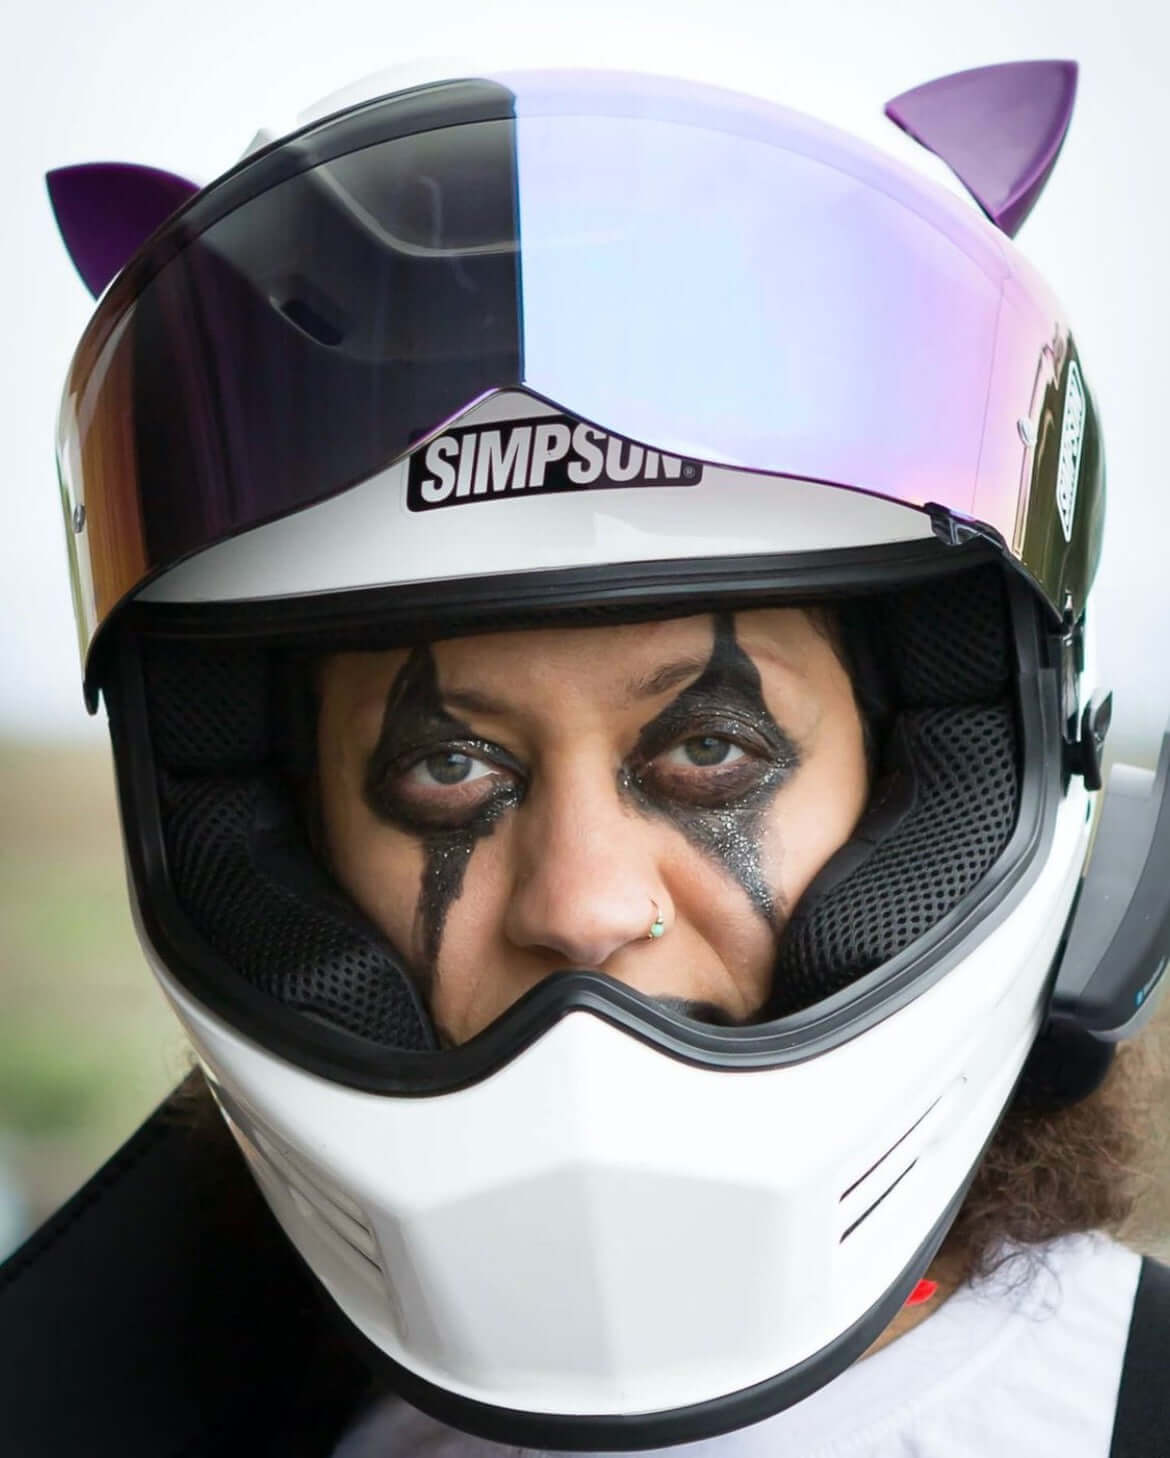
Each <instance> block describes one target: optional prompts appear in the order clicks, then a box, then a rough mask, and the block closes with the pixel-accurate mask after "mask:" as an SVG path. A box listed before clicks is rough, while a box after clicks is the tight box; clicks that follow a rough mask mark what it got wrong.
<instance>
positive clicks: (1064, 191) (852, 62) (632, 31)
mask: <svg viewBox="0 0 1170 1458" xmlns="http://www.w3.org/2000/svg"><path fill="white" fill-rule="evenodd" d="M1166 16H1167V7H1166V6H1165V5H1164V4H1163V3H1152V0H1117V3H1114V4H1112V5H1109V6H1105V5H1102V4H1101V3H1100V0H1093V3H1089V0H1025V3H1021V0H981V3H980V4H979V5H978V6H975V5H971V4H970V3H969V0H882V3H880V4H878V3H874V0H816V3H815V4H814V3H811V0H803V3H800V4H794V3H788V0H718V3H708V0H670V3H659V0H620V3H613V0H588V3H587V4H585V3H577V0H442V3H441V4H434V5H419V4H418V3H411V4H405V3H400V0H377V3H374V0H330V3H329V4H321V3H320V0H313V3H304V0H291V3H290V0H280V3H277V0H201V3H200V4H199V5H197V6H192V7H188V8H186V9H184V10H180V11H176V10H175V9H174V8H173V7H170V8H160V7H158V6H157V5H148V4H146V3H144V0H107V3H105V4H104V5H101V6H98V5H95V4H93V3H92V0H86V3H81V0H39V3H38V4H36V5H35V6H28V7H24V6H21V7H16V6H10V7H8V18H7V19H6V20H5V21H4V22H3V29H2V31H0V39H2V41H3V44H2V45H0V53H2V54H3V55H4V57H5V63H6V66H5V69H6V75H5V76H4V85H3V88H2V90H0V109H2V110H3V111H4V113H5V114H4V115H3V117H2V118H0V119H2V121H3V135H4V136H5V137H6V139H7V143H8V145H7V148H6V152H7V156H6V167H5V171H6V176H7V182H6V187H5V191H6V204H5V208H4V212H3V223H4V226H3V228H2V229H0V277H2V278H3V280H4V282H5V286H6V289H7V304H8V307H7V311H6V315H7V320H8V327H7V334H8V344H7V350H6V352H5V357H4V374H3V384H4V388H3V390H2V391H0V426H2V437H3V440H4V441H5V443H6V445H7V450H8V461H7V469H6V471H5V473H4V477H3V483H2V485H0V490H2V491H3V501H4V506H5V511H4V518H3V528H2V530H0V581H2V582H3V593H4V607H5V611H4V613H3V614H2V616H0V733H9V734H11V733H19V734H21V735H34V734H39V735H52V736H55V737H57V736H78V735H86V734H95V733H99V732H101V731H100V728H99V727H98V726H96V725H94V724H93V723H90V722H87V720H86V716H85V713H84V711H83V709H82V707H81V697H80V689H79V678H78V664H77V650H76V646H75V637H74V630H73V622H72V614H71V609H70V602H69V588H68V581H67V576H66V570H65V554H64V545H63V534H62V528H61V523H60V520H59V515H58V504H57V494H56V480H55V474H54V467H53V454H52V441H53V428H54V420H55V416H56V409H57V401H58V397H59V393H60V388H61V383H62V380H63V378H64V373H65V368H66V365H67V363H68V360H69V357H70V355H71V353H72V350H73V346H74V345H75V343H76V341H77V338H78V336H79V335H80V332H81V330H82V328H83V326H84V324H85V322H86V319H87V318H88V316H89V312H90V305H91V301H90V300H89V298H88V295H87V294H86V292H85V290H84V288H83V286H82V285H81V283H80V281H79V280H78V278H77V276H76V275H75V273H74V272H73V269H72V266H71V265H70V263H69V261H68V259H67V257H66V255H65V253H64V250H63V248H62V247H61V245H60V243H59V241H58V239H57V235H56V231H55V228H54V225H53V222H52V219H51V216H50V212H49V208H48V204H47V201H46V197H45V193H44V188H43V184H42V181H41V178H42V175H43V173H44V172H45V171H46V169H47V168H50V167H53V166H59V165H61V164H63V163H70V162H82V161H96V160H103V161H108V160H126V161H134V162H143V163H149V164H152V165H154V166H159V167H164V168H167V169H170V170H172V171H175V172H178V173H180V174H182V175H184V176H187V177H190V178H191V179H192V180H193V181H197V182H205V181H207V180H209V179H210V178H212V177H214V176H215V175H216V174H218V173H219V172H222V171H223V170H224V169H225V168H226V167H227V166H229V165H230V164H231V163H232V162H233V161H234V160H235V159H236V158H237V157H238V156H239V154H240V153H241V152H242V151H243V149H244V148H245V146H246V145H247V143H248V142H249V140H250V138H251V137H252V136H253V134H254V133H255V132H256V131H257V130H258V129H259V128H260V127H267V128H270V129H273V130H283V129H286V128H287V127H288V126H290V125H291V124H292V122H293V121H294V119H295V117H296V114H297V113H298V112H299V111H301V110H303V109H305V108H307V107H309V106H311V105H312V103H314V102H315V101H317V100H318V99H319V98H320V97H322V96H323V95H325V94H327V93H329V92H332V91H335V90H337V89H338V88H340V87H343V86H345V85H346V84H347V83H349V82H352V81H354V80H355V79H356V78H359V77H361V76H363V75H365V74H366V73H368V72H370V71H373V70H377V69H380V68H382V67H386V66H393V65H397V64H401V63H404V62H410V61H412V60H414V59H416V58H424V57H428V56H435V55H447V56H456V57H459V58H461V59H463V60H464V61H465V62H466V61H467V60H468V59H474V60H478V62H479V64H480V65H485V66H486V65H492V64H494V65H496V66H499V65H503V64H507V65H512V66H515V65H517V64H519V65H525V64H549V63H563V64H573V65H598V66H606V65H609V66H619V67H622V68H632V69H643V70H664V71H673V72H676V73H681V74H687V75H691V76H698V77H702V78H706V79H709V80H711V81H714V82H717V83H719V84H723V85H730V86H740V87H743V88H744V89H748V90H754V91H757V92H759V93H761V94H764V95H768V96H771V97H773V98H775V99H776V100H779V101H783V102H785V103H786V104H788V105H792V106H795V107H797V108H799V109H801V110H804V111H808V112H812V113H814V114H816V115H819V116H821V117H824V118H825V119H827V120H829V121H833V122H836V123H837V124H839V125H842V126H845V127H847V128H848V129H850V130H852V131H854V132H859V133H862V134H863V135H866V136H868V137H869V138H870V139H871V140H875V141H878V142H883V141H884V143H885V144H886V145H887V146H888V147H889V148H890V149H891V150H893V151H897V152H898V154H899V155H900V156H903V157H908V156H911V155H913V152H914V151H915V150H916V149H913V147H912V144H910V143H909V142H908V141H907V139H905V138H903V137H901V135H900V134H898V133H897V132H896V131H895V129H894V128H893V127H892V125H891V124H890V123H888V122H885V121H884V120H883V119H882V116H881V108H882V104H883V102H884V101H886V100H887V99H888V98H889V97H890V96H893V95H896V94H897V93H898V92H900V91H902V90H905V89H907V88H908V87H910V86H913V85H916V84H918V83H919V82H922V81H925V80H928V79H930V78H932V77H934V76H938V75H943V74H945V73H947V72H950V71H956V70H962V69H965V68H967V67H970V66H977V65H986V64H990V63H992V62H995V61H1006V60H1022V59H1035V58H1044V57H1068V58H1071V59H1074V60H1077V61H1079V62H1080V63H1081V67H1082V72H1081V89H1080V94H1079V97H1078V102H1077V110H1076V114H1075V116H1074V118H1073V124H1072V130H1071V132H1070V134H1069V138H1068V141H1067V143H1066V146H1065V149H1064V152H1063V154H1062V156H1061V159H1060V162H1059V163H1058V165H1057V168H1056V171H1055V173H1054V175H1053V178H1052V180H1051V182H1050V183H1049V185H1048V188H1047V191H1046V192H1045V195H1044V197H1043V199H1042V201H1041V203H1040V205H1039V206H1038V207H1037V209H1036V212H1035V213H1034V214H1033V216H1032V217H1031V218H1030V219H1029V221H1028V222H1027V223H1026V224H1025V226H1024V228H1023V230H1022V231H1021V233H1020V235H1019V239H1018V241H1019V243H1020V245H1021V246H1022V247H1023V249H1024V251H1025V252H1026V253H1027V254H1028V255H1029V256H1030V257H1031V258H1032V260H1033V261H1034V262H1035V263H1036V264H1037V265H1038V266H1039V267H1040V268H1041V269H1042V271H1043V272H1044V273H1045V274H1046V275H1047V277H1048V278H1049V280H1050V281H1051V283H1052V284H1053V285H1054V287H1055V289H1056V291H1057V293H1058V294H1059V295H1060V297H1061V298H1062V300H1063V301H1064V304H1065V306H1066V308H1067V310H1068V312H1069V316H1070V318H1071V320H1072V323H1073V327H1074V329H1075V332H1076V336H1077V340H1078V345H1079V348H1080V352H1081V357H1082V359H1083V360H1084V362H1085V367H1086V373H1087V374H1088V376H1089V378H1090V380H1091V383H1092V385H1093V387H1094V389H1095V391H1096V394H1097V397H1098V400H1099V403H1100V406H1101V411H1102V416H1103V420H1104V427H1105V438H1106V448H1107V455H1108V462H1109V485H1110V493H1111V504H1110V510H1109V516H1108V529H1107V542H1106V557H1105V563H1104V566H1103V569H1102V573H1101V577H1100V579H1099V583H1100V586H1099V590H1098V599H1099V604H1098V607H1097V610H1096V624H1097V632H1098V639H1099V652H1100V657H1101V661H1102V666H1103V673H1104V677H1105V679H1106V680H1107V681H1108V682H1109V683H1111V685H1112V687H1113V688H1114V689H1115V690H1116V703H1117V714H1116V718H1115V724H1116V726H1117V729H1116V732H1115V736H1114V748H1115V749H1120V750H1121V751H1122V752H1123V753H1126V754H1127V755H1133V756H1135V757H1136V756H1140V757H1146V758H1148V757H1149V756H1150V755H1151V754H1152V752H1153V747H1154V745H1155V742H1156V739H1157V737H1158V735H1159V734H1160V730H1161V725H1162V723H1163V722H1164V721H1165V719H1166V717H1167V714H1168V712H1170V572H1168V571H1167V568H1166V558H1167V526H1166V521H1165V512H1164V501H1165V496H1166V482H1165V470H1164V464H1163V461H1164V447H1165V441H1166V435H1167V430H1168V428H1170V422H1168V420H1167V415H1168V413H1170V365H1168V363H1167V340H1168V338H1170V328H1168V325H1170V305H1168V303H1167V296H1168V281H1167V251H1168V250H1167V222H1168V220H1170V210H1168V208H1167V203H1166V188H1167V183H1168V181H1170V164H1168V162H1167V151H1166V148H1167V138H1168V137H1170V125H1168V123H1170V102H1168V101H1167V64H1168V61H1167V58H1168V54H1170V44H1168V42H1170V22H1168V21H1167V19H1166ZM934 165H935V167H937V164H934ZM927 166H928V168H929V166H930V163H927ZM936 175H937V173H936Z"/></svg>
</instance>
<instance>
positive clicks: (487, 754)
mask: <svg viewBox="0 0 1170 1458" xmlns="http://www.w3.org/2000/svg"><path fill="white" fill-rule="evenodd" d="M521 788H522V782H521V777H520V775H519V773H518V771H517V769H516V768H515V767H514V766H513V765H511V764H506V763H504V762H503V760H502V759H501V758H497V757H495V755H493V753H492V750H491V747H490V746H480V745H476V746H470V745H465V744H440V745H434V746H428V747H427V749H426V751H425V752H423V753H419V752H418V751H415V752H414V753H413V754H412V755H410V756H406V757H404V758H402V759H400V760H398V761H397V762H396V763H395V764H392V765H390V766H388V767H387V769H386V771H385V772H384V773H383V774H382V775H381V776H379V778H378V780H377V783H376V784H375V785H372V786H371V787H370V795H369V799H370V804H371V808H372V809H373V810H374V812H375V813H376V814H378V815H380V816H381V817H382V818H383V819H386V820H390V821H393V822H396V823H398V824H400V825H403V826H404V827H405V828H407V829H418V830H428V829H430V830H455V829H459V828H461V827H463V826H466V825H470V824H471V823H473V822H474V821H476V820H477V819H479V818H480V817H481V816H483V815H485V814H489V813H491V812H494V811H496V810H499V809H502V808H504V806H505V805H506V804H507V803H508V802H511V801H515V800H516V799H518V798H519V794H520V790H521Z"/></svg>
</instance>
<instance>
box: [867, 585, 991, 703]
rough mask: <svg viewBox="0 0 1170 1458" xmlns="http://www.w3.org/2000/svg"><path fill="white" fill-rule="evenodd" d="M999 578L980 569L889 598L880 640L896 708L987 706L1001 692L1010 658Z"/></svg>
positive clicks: (911, 589)
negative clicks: (887, 658) (886, 650)
mask: <svg viewBox="0 0 1170 1458" xmlns="http://www.w3.org/2000/svg"><path fill="white" fill-rule="evenodd" d="M1006 623H1007V607H1006V603H1005V596H1004V582H1003V574H1002V573H1001V572H1000V571H999V570H998V568H995V567H980V568H978V569H976V570H975V571H971V572H965V573H962V574H961V575H957V576H954V577H946V578H943V579H942V580H941V581H939V582H932V583H929V584H927V585H926V586H923V587H916V588H910V589H909V590H907V591H905V592H900V593H898V594H897V595H896V596H895V597H893V598H891V599H889V601H888V606H887V609H886V623H885V637H886V642H887V644H888V646H889V650H890V655H891V657H890V661H891V663H892V666H893V676H894V679H895V682H896V684H897V688H898V691H899V697H900V699H901V702H902V705H903V706H904V707H905V708H908V709H919V708H941V707H942V706H943V705H944V704H973V703H987V702H992V701H994V700H997V699H1002V698H1003V697H1004V695H1005V694H1006V692H1007V687H1008V681H1009V678H1010V674H1011V660H1010V657H1009V646H1008V639H1007V633H1006Z"/></svg>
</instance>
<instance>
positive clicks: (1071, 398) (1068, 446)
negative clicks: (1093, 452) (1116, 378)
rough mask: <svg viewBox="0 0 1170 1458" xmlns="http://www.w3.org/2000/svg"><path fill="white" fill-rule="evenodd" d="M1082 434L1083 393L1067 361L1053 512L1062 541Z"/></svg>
mask: <svg viewBox="0 0 1170 1458" xmlns="http://www.w3.org/2000/svg"><path fill="white" fill-rule="evenodd" d="M1084 435H1085V390H1084V386H1083V385H1082V384H1081V372H1080V370H1079V369H1078V368H1077V362H1076V360H1075V359H1074V360H1070V361H1069V365H1068V379H1067V380H1066V381H1065V386H1064V422H1063V424H1062V425H1061V427H1060V465H1059V466H1058V468H1057V473H1056V509H1057V511H1058V512H1059V513H1060V525H1061V528H1062V529H1063V531H1064V539H1065V541H1066V542H1068V541H1071V540H1072V527H1073V514H1074V513H1075V511H1076V505H1077V483H1078V480H1079V478H1080V472H1081V444H1082V442H1083V440H1084Z"/></svg>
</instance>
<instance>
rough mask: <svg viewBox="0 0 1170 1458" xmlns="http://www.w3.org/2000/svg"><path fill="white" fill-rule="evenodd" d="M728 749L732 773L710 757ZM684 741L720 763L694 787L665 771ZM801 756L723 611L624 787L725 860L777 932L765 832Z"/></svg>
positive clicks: (642, 737)
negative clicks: (692, 675)
mask: <svg viewBox="0 0 1170 1458" xmlns="http://www.w3.org/2000/svg"><path fill="white" fill-rule="evenodd" d="M720 746H733V747H737V748H738V750H739V751H740V755H739V756H738V757H737V758H736V759H735V760H733V761H732V762H730V763H729V764H728V765H727V767H726V769H721V768H720V767H719V762H718V761H717V760H714V759H712V758H711V756H712V755H713V754H718V753H720V752H721V749H720ZM680 747H681V748H683V749H684V750H685V751H686V752H687V753H689V754H691V755H697V756H698V759H697V760H696V761H695V762H696V763H700V764H701V763H704V762H705V763H707V764H708V765H712V766H714V767H715V770H714V773H711V774H708V775H706V776H704V777H703V779H702V782H701V783H699V784H697V785H696V786H695V787H693V788H692V787H690V786H683V787H680V786H678V785H675V786H672V784H671V781H670V775H669V773H666V772H664V769H663V764H662V760H661V756H663V755H664V754H665V753H666V751H667V750H670V749H674V748H680ZM704 756H706V759H705V760H704ZM800 762H801V757H800V751H799V750H798V749H797V747H796V745H795V744H794V743H793V741H792V739H791V738H790V737H789V736H788V735H787V734H786V733H785V732H784V730H783V729H781V728H780V726H779V725H778V724H777V723H776V721H775V719H774V718H773V717H772V715H771V713H770V712H769V709H768V706H767V704H765V702H764V696H763V691H762V687H761V683H760V674H759V670H758V669H757V668H756V666H755V664H754V663H753V662H752V660H751V659H750V658H749V657H748V655H747V654H746V653H745V652H744V651H743V649H742V648H741V647H740V646H739V644H738V642H737V641H736V637H735V621H734V618H733V617H732V615H731V614H730V613H724V614H720V615H719V616H717V617H716V618H715V641H714V644H713V646H712V649H711V657H710V659H709V661H708V663H707V666H706V668H705V669H704V670H703V672H702V673H701V674H700V675H699V677H698V678H697V679H695V680H694V682H693V683H691V684H689V685H688V686H687V687H686V688H685V689H683V691H682V692H681V693H680V694H679V695H678V697H677V698H676V699H675V700H674V701H673V702H672V703H670V704H668V705H667V707H666V708H665V709H663V710H662V712H661V713H660V714H659V715H657V717H656V718H654V719H653V720H651V722H650V723H649V724H647V725H646V726H645V728H644V729H643V730H642V732H641V733H640V734H639V736H638V743H637V747H636V749H635V751H634V754H633V756H632V759H631V762H630V765H629V767H628V768H626V769H624V770H623V771H622V776H621V783H622V787H623V788H624V789H625V790H626V791H627V793H629V794H631V795H632V796H633V797H634V799H635V801H636V802H637V803H638V805H639V806H640V807H641V808H643V809H645V810H647V811H650V812H651V813H653V814H656V815H661V816H663V817H664V818H665V819H667V820H669V821H670V822H671V824H673V825H675V826H677V827H678V829H679V830H680V831H681V832H682V833H683V835H685V836H686V838H687V839H688V840H689V841H690V842H691V844H692V845H694V846H697V847H698V849H699V850H701V851H703V852H704V854H706V855H708V856H710V857H711V858H712V859H713V860H715V861H716V862H718V864H719V865H721V866H722V867H723V869H724V870H725V871H727V873H728V874H729V875H730V876H731V877H732V878H733V879H734V880H736V881H737V882H738V883H739V884H740V885H741V886H742V887H743V889H744V890H745V891H746V892H747V895H748V897H749V899H750V900H751V903H752V905H753V906H755V908H756V909H757V910H758V911H759V912H760V914H761V915H762V916H763V917H765V918H766V920H767V921H768V923H769V925H770V926H772V927H773V928H774V929H776V930H779V919H780V918H781V917H782V915H783V912H784V910H785V908H784V906H783V904H778V902H777V895H776V892H775V891H774V890H773V888H772V887H771V886H769V885H768V883H767V881H766V880H765V879H764V874H763V870H762V867H761V859H762V857H761V833H762V830H763V826H764V819H765V816H766V814H767V811H768V807H769V806H770V805H771V803H772V800H773V799H774V798H775V795H776V792H777V791H778V790H779V789H780V787H781V786H782V785H783V784H784V783H785V782H786V781H787V780H789V779H791V777H792V776H793V774H795V772H796V771H797V769H799V767H800ZM680 789H682V790H685V792H680Z"/></svg>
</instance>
